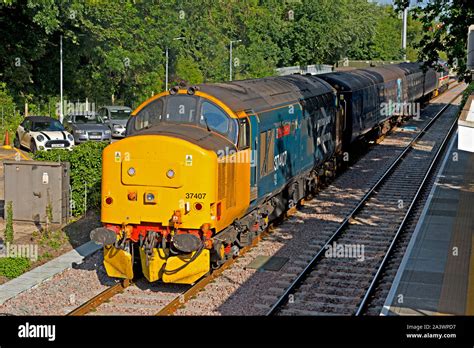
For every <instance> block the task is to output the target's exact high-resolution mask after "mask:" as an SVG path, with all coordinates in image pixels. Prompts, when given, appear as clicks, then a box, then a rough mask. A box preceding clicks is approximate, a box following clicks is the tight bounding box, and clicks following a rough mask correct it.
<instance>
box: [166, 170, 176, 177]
mask: <svg viewBox="0 0 474 348" xmlns="http://www.w3.org/2000/svg"><path fill="white" fill-rule="evenodd" d="M166 176H167V177H168V178H170V179H173V178H174V170H173V169H170V170H168V171H167V172H166Z"/></svg>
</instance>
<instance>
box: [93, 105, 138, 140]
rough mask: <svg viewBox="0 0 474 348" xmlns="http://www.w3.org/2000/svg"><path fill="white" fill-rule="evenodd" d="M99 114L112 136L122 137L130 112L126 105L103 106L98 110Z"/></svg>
mask: <svg viewBox="0 0 474 348" xmlns="http://www.w3.org/2000/svg"><path fill="white" fill-rule="evenodd" d="M98 113H99V116H100V117H101V118H102V119H103V120H104V123H105V124H107V126H108V127H109V128H110V131H111V132H112V137H114V138H123V137H125V131H126V127H127V121H128V118H129V117H130V115H131V113H132V109H131V108H129V107H128V106H103V107H102V108H100V109H99V111H98Z"/></svg>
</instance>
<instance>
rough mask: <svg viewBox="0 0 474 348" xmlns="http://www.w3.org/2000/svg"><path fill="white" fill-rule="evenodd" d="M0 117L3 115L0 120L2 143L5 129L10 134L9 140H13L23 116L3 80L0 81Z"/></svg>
mask: <svg viewBox="0 0 474 348" xmlns="http://www.w3.org/2000/svg"><path fill="white" fill-rule="evenodd" d="M0 117H3V120H0V132H1V134H0V139H2V144H3V140H4V139H3V138H4V136H5V131H6V130H7V131H8V133H9V134H10V142H13V138H14V136H15V132H16V129H17V128H18V125H19V124H20V122H21V121H22V119H23V118H22V116H21V115H20V113H19V110H18V108H17V107H16V104H15V103H14V101H13V98H12V96H11V95H10V93H9V92H8V89H7V85H6V83H4V82H0Z"/></svg>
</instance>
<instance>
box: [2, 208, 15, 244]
mask: <svg viewBox="0 0 474 348" xmlns="http://www.w3.org/2000/svg"><path fill="white" fill-rule="evenodd" d="M13 234H14V232H13V203H12V202H11V201H9V202H7V218H6V222H5V232H4V237H5V243H13V238H14V236H13Z"/></svg>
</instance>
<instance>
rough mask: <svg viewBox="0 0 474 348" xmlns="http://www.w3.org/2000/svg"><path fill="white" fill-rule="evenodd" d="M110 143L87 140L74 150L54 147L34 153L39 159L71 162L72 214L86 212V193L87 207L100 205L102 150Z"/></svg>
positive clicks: (77, 214)
mask: <svg viewBox="0 0 474 348" xmlns="http://www.w3.org/2000/svg"><path fill="white" fill-rule="evenodd" d="M107 145H108V143H105V142H92V141H89V142H85V143H83V144H80V145H77V146H75V147H74V148H73V150H72V151H69V150H64V149H54V150H50V151H38V152H36V154H35V155H34V159H35V160H37V161H53V162H69V163H70V166H71V171H70V185H71V190H72V194H71V199H72V200H71V202H72V214H73V215H74V216H79V215H82V214H84V213H85V209H84V208H85V204H84V199H85V193H87V209H90V208H98V207H99V206H100V186H101V177H102V151H103V150H104V148H105V147H106V146H107Z"/></svg>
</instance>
